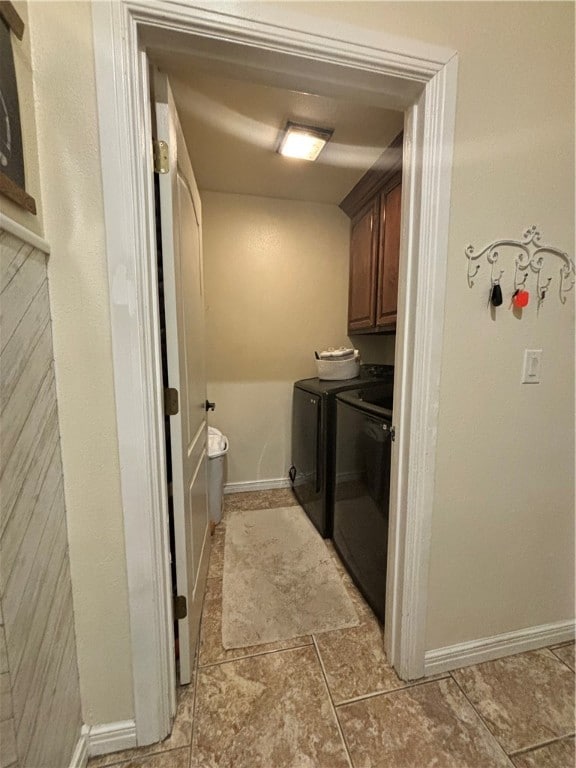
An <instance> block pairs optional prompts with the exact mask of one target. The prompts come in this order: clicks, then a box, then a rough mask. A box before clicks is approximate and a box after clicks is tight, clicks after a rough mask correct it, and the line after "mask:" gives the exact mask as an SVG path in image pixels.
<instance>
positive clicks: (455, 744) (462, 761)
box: [337, 679, 510, 768]
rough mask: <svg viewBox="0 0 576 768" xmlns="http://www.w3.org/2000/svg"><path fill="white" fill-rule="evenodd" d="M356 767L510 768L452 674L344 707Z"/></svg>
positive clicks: (345, 728)
mask: <svg viewBox="0 0 576 768" xmlns="http://www.w3.org/2000/svg"><path fill="white" fill-rule="evenodd" d="M337 712H338V718H339V720H340V723H341V725H342V730H343V732H344V738H345V739H346V743H347V745H348V749H349V752H350V756H351V758H352V762H353V764H354V768H432V766H434V768H509V766H510V763H509V761H508V758H507V757H506V755H505V754H504V752H503V751H502V749H501V748H500V746H499V744H498V742H497V741H496V740H495V739H494V737H493V736H492V735H491V734H490V733H489V732H488V730H487V729H486V727H485V726H484V724H483V723H482V721H481V720H480V718H479V717H478V715H477V714H476V713H475V712H474V709H473V707H472V706H471V705H470V703H469V702H468V701H467V700H466V698H465V696H464V695H463V694H462V692H461V691H460V690H459V688H458V686H457V685H456V683H455V682H454V681H453V680H451V679H446V680H440V681H437V682H433V683H425V684H422V685H416V686H413V687H412V688H408V689H406V690H403V691H395V692H393V693H389V694H384V695H382V696H374V697H372V698H370V699H365V700H363V701H358V702H354V703H353V704H345V705H344V706H342V707H338V709H337Z"/></svg>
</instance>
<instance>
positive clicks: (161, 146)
mask: <svg viewBox="0 0 576 768" xmlns="http://www.w3.org/2000/svg"><path fill="white" fill-rule="evenodd" d="M153 147H154V171H155V172H156V173H168V171H169V169H170V162H169V160H168V144H167V143H166V142H165V141H154V142H153Z"/></svg>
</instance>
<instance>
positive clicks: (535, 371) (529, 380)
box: [522, 349, 542, 384]
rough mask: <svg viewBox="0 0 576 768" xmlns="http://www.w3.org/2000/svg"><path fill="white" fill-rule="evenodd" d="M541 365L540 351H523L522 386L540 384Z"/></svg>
mask: <svg viewBox="0 0 576 768" xmlns="http://www.w3.org/2000/svg"><path fill="white" fill-rule="evenodd" d="M541 365H542V350H541V349H525V350H524V365H523V366H522V384H540V368H541Z"/></svg>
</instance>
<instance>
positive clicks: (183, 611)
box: [174, 595, 188, 619]
mask: <svg viewBox="0 0 576 768" xmlns="http://www.w3.org/2000/svg"><path fill="white" fill-rule="evenodd" d="M186 616H188V604H187V602H186V598H185V597H184V595H176V597H175V598H174V618H175V619H185V618H186Z"/></svg>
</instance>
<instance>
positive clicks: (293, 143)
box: [277, 121, 334, 160]
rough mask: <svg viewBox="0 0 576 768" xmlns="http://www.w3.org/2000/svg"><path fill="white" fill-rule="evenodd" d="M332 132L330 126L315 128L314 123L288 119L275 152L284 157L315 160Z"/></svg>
mask: <svg viewBox="0 0 576 768" xmlns="http://www.w3.org/2000/svg"><path fill="white" fill-rule="evenodd" d="M333 133H334V131H333V130H332V129H330V128H317V127H316V126H314V125H301V124H300V123H292V122H290V121H288V122H287V123H286V127H285V128H284V130H283V131H282V134H281V137H280V142H279V144H278V149H277V152H278V153H279V154H281V155H283V156H284V157H295V158H298V159H300V160H316V158H317V157H318V155H319V154H320V152H322V150H323V149H324V147H325V145H326V143H327V142H328V141H329V140H330V138H331V137H332V134H333Z"/></svg>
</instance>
